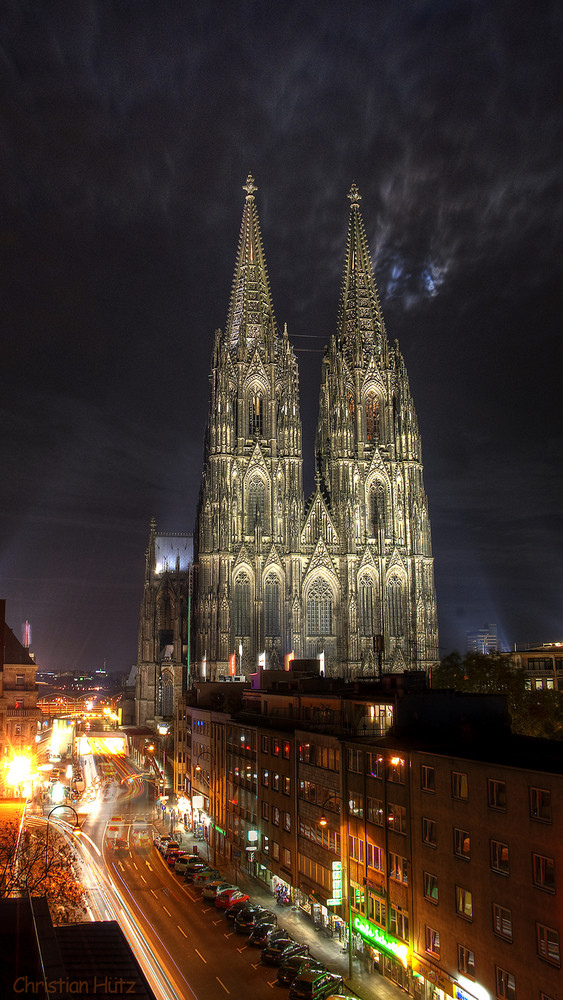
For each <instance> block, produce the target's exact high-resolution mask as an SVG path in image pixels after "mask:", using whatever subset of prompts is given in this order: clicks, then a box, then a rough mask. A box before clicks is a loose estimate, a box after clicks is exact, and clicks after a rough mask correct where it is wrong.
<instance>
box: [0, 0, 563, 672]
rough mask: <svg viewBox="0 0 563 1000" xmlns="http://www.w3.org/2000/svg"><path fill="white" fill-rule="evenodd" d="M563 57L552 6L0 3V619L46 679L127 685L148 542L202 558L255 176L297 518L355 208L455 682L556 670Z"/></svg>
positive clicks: (452, 0)
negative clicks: (236, 280) (397, 377)
mask: <svg viewBox="0 0 563 1000" xmlns="http://www.w3.org/2000/svg"><path fill="white" fill-rule="evenodd" d="M562 41H563V30H562V20H561V5H560V4H558V3H557V2H555V0H554V2H553V3H551V2H543V0H534V2H532V0H529V2H523V0H513V2H508V0H495V2H494V3H491V0H473V2H471V0H377V2H375V0H369V2H366V3H354V2H351V3H348V4H346V5H345V4H344V3H343V2H334V0H325V2H323V3H318V2H313V0H308V2H307V0H303V2H292V0H289V2H286V3H284V4H279V3H271V2H270V3H268V2H264V0H262V2H261V3H258V2H250V0H248V2H245V3H236V2H232V3H224V4H214V3H204V4H196V3H192V2H189V0H176V2H167V3H164V2H158V0H135V2H126V0H120V2H119V3H110V2H106V3H102V2H87V0H82V2H81V3H75V2H68V3H58V2H56V0H50V2H48V3H45V2H42V0H35V2H31V0H30V2H23V0H4V3H3V4H2V13H1V15H0V74H1V76H0V129H1V138H0V199H1V213H0V246H1V261H0V302H1V309H0V316H1V320H0V322H1V323H2V328H3V329H2V360H1V369H0V371H1V383H2V391H1V393H0V412H1V421H2V435H1V443H0V448H1V470H2V488H1V490H0V511H1V519H0V525H1V537H0V580H1V593H0V596H1V597H5V598H6V600H7V619H8V622H9V624H10V625H11V627H12V628H13V629H14V631H15V632H16V634H17V635H19V634H20V625H21V623H22V622H23V621H24V620H25V619H29V620H30V621H31V623H32V628H33V644H32V645H33V648H34V650H35V652H36V656H37V659H38V662H39V664H40V665H41V666H42V667H43V668H44V669H50V668H52V669H56V668H67V667H72V668H74V667H83V668H92V667H97V666H99V665H100V664H101V663H102V661H103V659H104V658H106V659H107V664H108V667H109V669H111V670H127V669H128V668H129V666H130V665H131V663H133V662H134V660H135V658H136V642H137V627H138V610H139V604H140V600H141V595H142V586H143V573H144V553H145V549H146V545H147V540H148V530H149V522H150V518H151V517H152V516H154V517H156V520H157V524H158V527H159V528H160V529H161V530H172V531H173V530H177V531H182V530H184V531H185V530H191V529H192V526H193V522H194V516H195V505H196V501H197V495H198V489H199V477H200V473H201V466H202V447H203V434H204V426H205V421H206V416H207V400H208V374H209V366H210V357H211V346H212V340H213V333H214V330H215V329H216V328H217V327H218V326H221V327H222V326H224V324H225V321H226V316H227V307H228V301H229V295H230V288H231V281H232V275H233V269H234V263H235V254H236V248H237V241H238V232H239V226H240V219H241V214H242V208H243V201H244V192H243V191H242V189H241V188H242V184H243V183H244V181H245V179H246V176H247V174H248V172H249V171H250V172H252V173H253V174H254V177H255V179H256V183H257V184H258V188H259V190H258V194H257V204H258V211H259V214H260V220H261V227H262V235H263V238H264V246H265V251H266V259H267V262H268V270H269V275H270V281H271V286H272V294H273V299H274V307H275V311H276V317H277V321H278V324H279V325H280V326H281V325H282V324H283V323H284V322H287V323H288V328H289V334H290V338H291V339H292V340H293V344H294V346H295V347H296V348H297V349H298V350H300V353H298V359H299V363H300V386H301V411H302V418H303V425H304V451H305V456H306V465H305V473H306V475H305V480H306V488H307V491H309V490H310V489H312V485H313V483H312V462H311V453H312V444H313V438H314V428H315V423H316V412H317V393H318V383H319V372H320V363H321V357H322V355H321V353H319V352H320V351H321V350H322V347H323V346H324V343H325V342H326V341H327V340H328V338H329V336H330V334H331V333H332V332H333V330H334V329H335V323H336V313H337V305H338V296H339V289H340V279H341V274H342V267H343V260H344V249H345V233H346V226H347V219H348V200H347V197H346V195H347V193H348V191H349V189H350V185H351V182H352V181H355V182H356V183H357V184H358V187H359V190H360V193H361V194H362V203H361V207H362V212H363V217H364V221H365V224H366V229H367V232H368V237H369V240H370V245H371V249H372V256H373V264H374V269H375V275H376V281H377V284H378V287H379V291H380V295H381V300H382V305H383V312H384V316H385V320H386V325H387V330H388V334H389V338H390V340H391V341H393V340H395V339H398V340H399V343H400V346H401V349H402V352H403V354H404V356H405V360H406V363H407V368H408V372H409V377H410V382H411V390H412V393H413V397H414V401H415V406H416V409H417V413H418V419H419V424H420V429H421V433H422V443H423V457H424V463H425V483H426V489H427V493H428V498H429V507H430V517H431V524H432V535H433V549H434V556H435V573H436V586H437V594H438V612H439V619H440V643H441V647H442V651H443V652H444V653H445V652H447V651H449V650H451V649H452V648H454V647H457V648H461V649H463V648H464V645H465V632H466V630H467V629H473V628H479V627H482V625H483V624H484V623H485V622H489V621H495V622H497V623H498V627H499V631H500V634H501V636H502V637H503V639H504V640H505V641H506V642H507V643H508V644H512V643H514V642H520V641H530V642H538V641H540V642H541V641H549V640H555V639H563V627H562V607H561V596H562V589H563V588H562V584H563V580H562V566H563V560H562V558H561V556H562V553H561V536H562V515H561V496H562V495H563V489H562V487H563V483H562V475H561V469H562V464H563V463H562V436H563V435H562V416H561V414H562V404H561V392H560V387H559V383H560V360H561V347H560V341H561V332H560V331H561V322H560V317H561V314H562V311H563V309H562V307H563V282H562V280H561V260H562V253H561V250H562V247H561V243H562V225H561V223H562V215H563V198H562V190H561V188H562V184H561V177H562V156H561V152H562V149H561V147H562V141H561V139H562V131H561V117H562V116H561V95H562V93H563V80H562V75H563V74H562V71H561V51H562V44H561V43H562ZM304 349H305V350H304Z"/></svg>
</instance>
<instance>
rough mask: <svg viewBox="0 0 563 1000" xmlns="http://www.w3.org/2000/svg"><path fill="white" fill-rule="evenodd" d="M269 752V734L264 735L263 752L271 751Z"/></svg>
mask: <svg viewBox="0 0 563 1000" xmlns="http://www.w3.org/2000/svg"><path fill="white" fill-rule="evenodd" d="M269 752H270V737H269V736H263V737H262V753H269Z"/></svg>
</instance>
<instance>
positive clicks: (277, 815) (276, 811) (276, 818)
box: [272, 806, 280, 826]
mask: <svg viewBox="0 0 563 1000" xmlns="http://www.w3.org/2000/svg"><path fill="white" fill-rule="evenodd" d="M272 823H273V824H274V826H279V825H280V811H279V809H278V807H277V806H272Z"/></svg>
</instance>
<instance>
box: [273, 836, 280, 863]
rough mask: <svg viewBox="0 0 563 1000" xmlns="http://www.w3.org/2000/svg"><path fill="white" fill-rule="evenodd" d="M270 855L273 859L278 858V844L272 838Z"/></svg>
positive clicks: (277, 859)
mask: <svg viewBox="0 0 563 1000" xmlns="http://www.w3.org/2000/svg"><path fill="white" fill-rule="evenodd" d="M272 857H273V859H274V861H279V860H280V845H279V844H276V842H275V840H272Z"/></svg>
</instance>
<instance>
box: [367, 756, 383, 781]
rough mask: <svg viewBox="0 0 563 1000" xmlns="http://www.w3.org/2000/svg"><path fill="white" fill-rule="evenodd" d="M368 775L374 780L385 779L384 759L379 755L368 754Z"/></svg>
mask: <svg viewBox="0 0 563 1000" xmlns="http://www.w3.org/2000/svg"><path fill="white" fill-rule="evenodd" d="M366 774H369V775H371V777H372V778H382V777H383V757H382V756H381V754H377V753H366Z"/></svg>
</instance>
